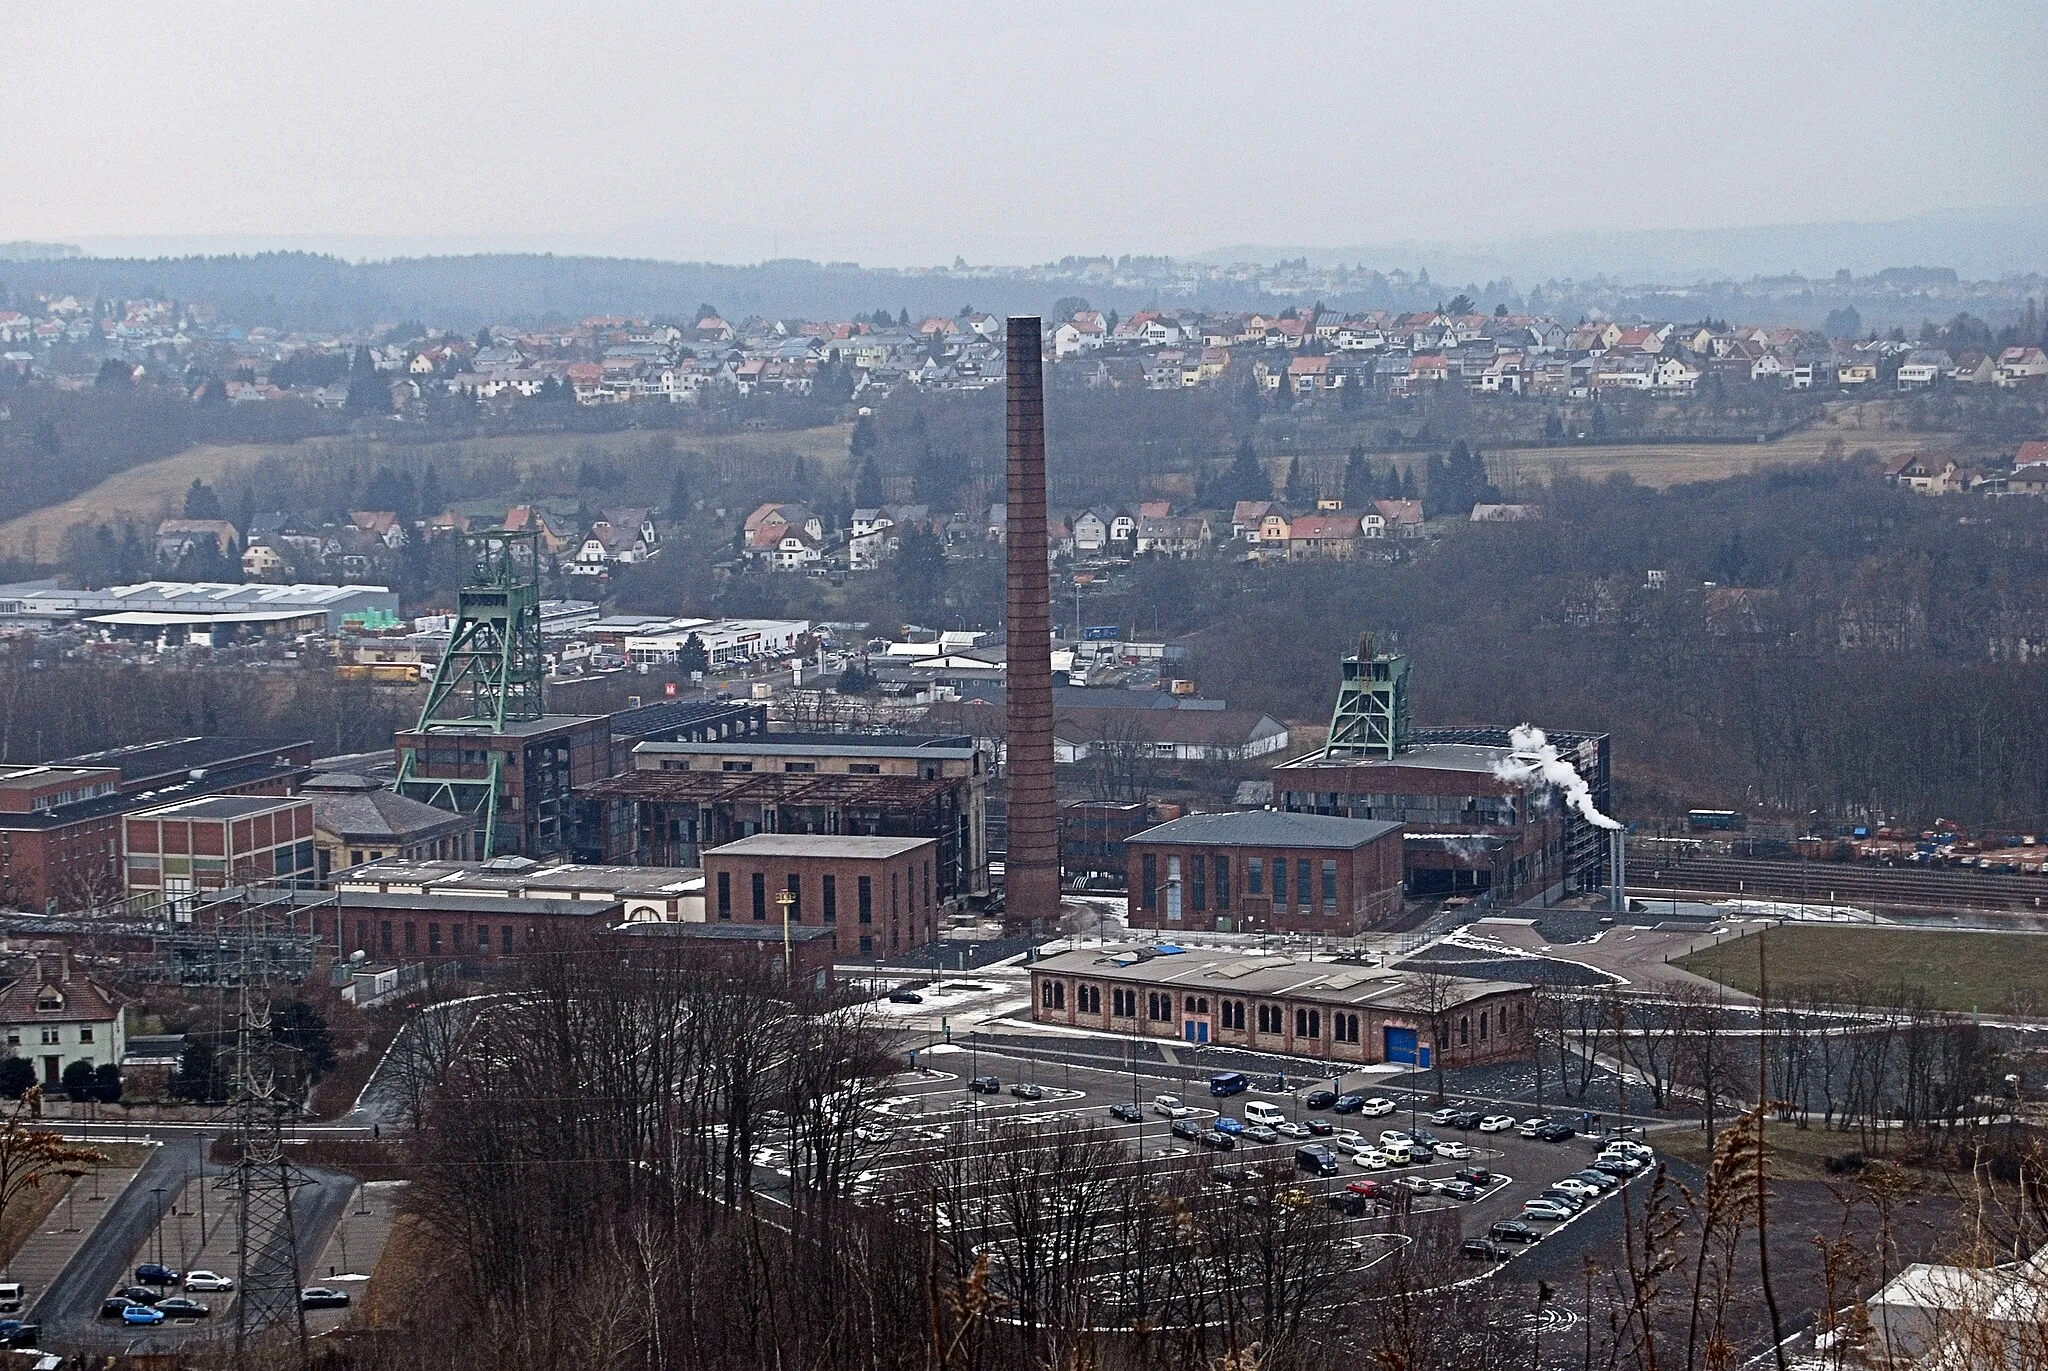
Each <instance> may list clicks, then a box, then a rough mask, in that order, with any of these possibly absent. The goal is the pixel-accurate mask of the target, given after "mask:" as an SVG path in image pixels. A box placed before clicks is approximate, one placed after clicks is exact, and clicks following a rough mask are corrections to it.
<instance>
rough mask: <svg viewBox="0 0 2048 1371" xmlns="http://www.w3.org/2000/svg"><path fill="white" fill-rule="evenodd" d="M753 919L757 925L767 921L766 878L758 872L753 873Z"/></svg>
mask: <svg viewBox="0 0 2048 1371" xmlns="http://www.w3.org/2000/svg"><path fill="white" fill-rule="evenodd" d="M754 919H755V921H756V922H757V923H765V922H766V921H767V919H768V877H767V876H766V875H765V874H763V873H762V872H759V871H756V872H755V873H754Z"/></svg>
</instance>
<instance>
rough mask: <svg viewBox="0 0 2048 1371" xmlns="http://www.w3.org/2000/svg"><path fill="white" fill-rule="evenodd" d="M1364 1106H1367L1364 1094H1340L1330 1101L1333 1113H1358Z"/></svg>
mask: <svg viewBox="0 0 2048 1371" xmlns="http://www.w3.org/2000/svg"><path fill="white" fill-rule="evenodd" d="M1363 1108H1365V1096H1363V1095H1339V1096H1337V1097H1336V1098H1335V1099H1333V1100H1332V1101H1330V1112H1331V1113H1332V1114H1356V1113H1357V1112H1358V1111H1359V1110H1361V1109H1363Z"/></svg>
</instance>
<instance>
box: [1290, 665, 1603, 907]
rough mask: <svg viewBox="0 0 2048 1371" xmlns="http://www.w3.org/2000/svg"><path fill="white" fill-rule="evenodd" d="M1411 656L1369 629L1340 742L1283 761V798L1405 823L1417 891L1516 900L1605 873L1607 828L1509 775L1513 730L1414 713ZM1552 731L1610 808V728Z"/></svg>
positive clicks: (1338, 718)
mask: <svg viewBox="0 0 2048 1371" xmlns="http://www.w3.org/2000/svg"><path fill="white" fill-rule="evenodd" d="M1408 666H1409V663H1408V658H1407V657H1405V656H1402V655H1400V654H1398V653H1378V652H1375V651H1374V650H1373V645H1372V641H1371V638H1370V637H1369V636H1368V638H1367V639H1366V640H1365V641H1363V642H1361V644H1360V645H1359V651H1358V653H1357V654H1356V655H1354V656H1351V657H1346V658H1345V659H1344V662H1343V678H1342V681H1341V683H1340V685H1339V688H1338V697H1337V705H1336V709H1335V710H1334V711H1333V714H1332V717H1331V723H1330V735H1329V741H1328V743H1327V744H1326V745H1325V746H1324V748H1323V750H1322V751H1320V752H1314V753H1310V754H1308V755H1306V756H1302V757H1297V758H1295V759H1293V760H1292V761H1288V762H1283V763H1281V764H1280V765H1279V766H1277V767H1275V768H1274V769H1273V802H1274V804H1275V805H1276V806H1278V807H1279V808H1281V809H1284V810H1288V811H1290V812H1294V813H1301V814H1321V815H1341V816H1344V817H1348V818H1353V819H1374V820H1386V821H1390V822H1396V823H1400V824H1402V825H1403V826H1404V828H1405V833H1404V835H1403V845H1404V848H1405V852H1406V855H1405V857H1404V858H1403V869H1404V871H1405V872H1406V878H1407V887H1408V893H1409V894H1411V895H1418V896H1442V895H1454V894H1478V893H1480V892H1487V891H1490V892H1492V893H1493V895H1494V896H1495V897H1496V898H1501V899H1509V898H1525V897H1531V896H1534V895H1536V894H1538V893H1540V892H1544V891H1557V892H1563V891H1571V890H1593V889H1596V888H1598V887H1599V886H1600V885H1601V884H1603V883H1604V882H1605V880H1606V873H1607V843H1606V835H1605V833H1604V832H1603V831H1602V830H1601V829H1599V828H1596V827H1595V826H1593V825H1592V824H1590V823H1588V822H1587V821H1586V820H1585V818H1584V817H1583V816H1581V815H1580V814H1579V813H1578V812H1577V811H1575V810H1572V809H1570V808H1569V807H1567V806H1564V805H1562V804H1560V803H1559V800H1558V797H1557V795H1556V794H1555V793H1554V792H1552V791H1549V790H1546V789H1542V788H1538V787H1532V786H1531V785H1530V783H1529V782H1528V781H1526V780H1520V779H1512V778H1510V777H1508V776H1505V775H1503V774H1502V772H1503V770H1504V769H1505V768H1506V767H1507V765H1508V763H1509V761H1510V759H1511V758H1512V757H1513V756H1514V755H1515V753H1514V748H1513V746H1512V744H1511V742H1510V737H1509V734H1510V730H1509V729H1507V728H1505V727H1484V726H1481V727H1468V728H1415V727H1413V726H1412V725H1411V724H1410V722H1409V718H1408ZM1548 738H1549V742H1550V743H1551V744H1552V745H1553V746H1555V747H1556V748H1557V750H1558V753H1559V755H1560V756H1561V757H1562V758H1563V759H1564V760H1565V761H1567V762H1570V763H1571V764H1572V766H1573V768H1574V769H1575V770H1577V771H1578V773H1579V775H1580V776H1581V777H1582V778H1584V780H1585V782H1586V785H1587V787H1588V789H1589V790H1590V791H1591V793H1592V800H1593V803H1594V805H1595V807H1596V808H1598V809H1600V810H1602V811H1603V812H1604V811H1605V810H1606V808H1607V806H1608V794H1609V782H1608V740H1607V735H1606V734H1599V733H1562V732H1551V733H1549V735H1548Z"/></svg>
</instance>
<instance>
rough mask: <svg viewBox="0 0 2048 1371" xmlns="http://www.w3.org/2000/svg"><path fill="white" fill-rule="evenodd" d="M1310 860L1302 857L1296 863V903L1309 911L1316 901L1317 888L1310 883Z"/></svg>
mask: <svg viewBox="0 0 2048 1371" xmlns="http://www.w3.org/2000/svg"><path fill="white" fill-rule="evenodd" d="M1308 882H1309V874H1308V858H1306V857H1302V858H1300V859H1298V860H1297V861H1296V862H1295V863H1294V902H1295V903H1296V904H1298V905H1300V906H1301V907H1302V908H1303V909H1307V908H1308V906H1309V902H1310V901H1311V900H1313V899H1315V893H1314V892H1315V887H1313V886H1311V885H1310V884H1309V883H1308Z"/></svg>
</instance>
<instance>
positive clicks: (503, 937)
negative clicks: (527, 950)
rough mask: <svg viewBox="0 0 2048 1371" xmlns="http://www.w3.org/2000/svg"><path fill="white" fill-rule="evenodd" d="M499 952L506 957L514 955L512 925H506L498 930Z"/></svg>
mask: <svg viewBox="0 0 2048 1371" xmlns="http://www.w3.org/2000/svg"><path fill="white" fill-rule="evenodd" d="M498 950H499V951H500V952H502V953H504V954H505V955H506V956H508V957H509V956H511V955H512V925H511V924H506V925H505V926H504V927H503V928H501V929H499V930H498Z"/></svg>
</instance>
